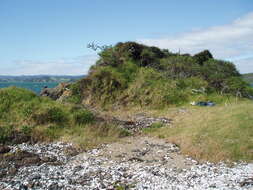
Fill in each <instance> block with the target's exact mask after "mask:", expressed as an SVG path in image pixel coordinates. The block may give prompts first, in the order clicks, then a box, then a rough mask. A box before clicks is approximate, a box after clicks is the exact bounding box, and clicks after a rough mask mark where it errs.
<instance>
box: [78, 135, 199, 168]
mask: <svg viewBox="0 0 253 190" xmlns="http://www.w3.org/2000/svg"><path fill="white" fill-rule="evenodd" d="M96 151H97V152H96ZM79 156H80V157H82V156H84V157H87V156H94V157H96V158H98V159H101V158H106V159H108V160H111V161H114V162H118V163H124V162H138V163H139V164H141V165H143V166H144V165H147V166H152V165H154V164H155V165H157V164H158V165H163V166H165V167H168V168H177V169H186V168H190V167H191V166H193V165H195V164H197V162H196V161H195V160H192V159H190V158H186V157H185V156H183V155H182V154H180V151H179V148H178V147H177V146H176V145H175V144H171V143H169V142H167V141H165V140H164V139H158V138H153V137H147V136H136V137H127V138H124V139H123V140H122V141H120V142H115V143H112V144H109V145H106V146H103V147H102V148H100V149H94V150H93V152H92V154H90V152H88V153H83V154H81V155H79Z"/></svg>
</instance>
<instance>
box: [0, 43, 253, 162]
mask: <svg viewBox="0 0 253 190" xmlns="http://www.w3.org/2000/svg"><path fill="white" fill-rule="evenodd" d="M66 90H67V91H68V93H65V95H66V94H68V95H67V96H64V98H62V97H63V96H61V94H60V95H59V97H60V96H61V101H53V100H51V99H49V98H47V97H39V96H37V95H35V94H34V93H32V92H31V91H28V90H24V89H21V88H15V87H10V88H5V89H1V90H0V99H1V102H0V143H6V142H11V141H12V140H14V139H15V136H16V135H15V134H22V135H23V136H25V137H27V138H30V140H31V141H35V142H36V141H52V140H63V141H70V142H73V143H75V144H77V145H79V146H80V147H83V148H89V147H92V146H95V145H98V144H101V143H107V142H112V141H116V140H119V139H120V138H121V137H124V136H127V135H129V134H130V133H129V131H126V130H124V129H122V128H119V127H118V126H117V125H116V124H112V123H110V122H106V121H101V120H99V118H98V117H97V115H96V114H94V112H93V113H92V112H91V111H89V110H88V109H87V108H86V107H89V108H93V109H96V110H99V112H103V113H106V114H107V115H111V116H113V117H122V116H123V117H124V116H126V115H127V114H129V115H134V114H136V113H138V112H140V111H141V112H145V113H147V114H149V115H151V116H153V115H156V116H163V117H166V118H171V119H172V126H170V127H167V126H165V125H163V124H161V123H155V124H152V125H151V127H150V128H147V129H144V130H143V131H142V132H143V133H144V134H147V135H154V136H157V137H160V138H165V139H167V140H169V141H171V142H174V143H176V144H177V145H178V146H180V148H181V149H182V152H183V153H185V154H188V155H190V156H193V157H194V158H197V159H199V160H211V161H220V160H230V161H238V160H244V161H252V160H253V154H252V148H253V147H252V144H253V142H252V139H253V128H252V123H253V115H252V113H251V111H250V110H252V108H253V102H252V100H251V99H252V97H253V88H252V87H251V86H250V84H249V83H247V82H246V81H245V80H244V79H243V77H242V75H241V74H240V73H239V72H238V71H237V69H236V68H235V66H234V65H233V63H231V62H227V61H223V60H217V59H215V58H214V57H213V55H212V54H211V53H210V52H209V51H208V50H204V51H202V52H200V53H198V54H195V55H189V54H180V53H172V52H170V51H168V50H163V49H159V48H157V47H149V46H145V45H142V44H138V43H135V42H125V43H118V44H116V45H115V46H108V47H107V48H104V49H102V50H101V52H100V53H99V60H98V61H97V62H96V64H95V65H93V66H92V67H91V68H90V71H89V73H88V75H87V76H86V77H84V78H82V79H80V80H78V81H77V82H74V83H72V84H69V85H68V87H67V88H66ZM59 92H60V93H62V94H64V89H63V90H61V89H60V90H59ZM69 92H70V93H69ZM57 96H58V94H57ZM192 101H195V102H198V101H212V102H214V103H215V104H216V106H214V107H197V106H195V107H193V106H190V105H189V103H190V102H192ZM179 110H183V111H179Z"/></svg>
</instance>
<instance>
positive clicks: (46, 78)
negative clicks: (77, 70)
mask: <svg viewBox="0 0 253 190" xmlns="http://www.w3.org/2000/svg"><path fill="white" fill-rule="evenodd" d="M83 77H84V75H78V76H69V75H57V76H55V75H21V76H8V75H0V82H74V81H76V80H78V79H81V78H83Z"/></svg>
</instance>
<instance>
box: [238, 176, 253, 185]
mask: <svg viewBox="0 0 253 190" xmlns="http://www.w3.org/2000/svg"><path fill="white" fill-rule="evenodd" d="M240 185H241V187H244V186H252V187H253V177H252V178H247V179H245V180H243V181H242V182H241V183H240Z"/></svg>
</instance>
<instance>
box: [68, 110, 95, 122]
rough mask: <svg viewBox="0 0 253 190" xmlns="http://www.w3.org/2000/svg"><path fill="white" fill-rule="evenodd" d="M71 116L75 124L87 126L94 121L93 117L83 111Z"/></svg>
mask: <svg viewBox="0 0 253 190" xmlns="http://www.w3.org/2000/svg"><path fill="white" fill-rule="evenodd" d="M73 116H74V120H75V123H76V124H88V123H92V122H93V121H94V115H93V114H92V113H91V112H89V111H87V110H83V109H82V110H79V111H76V112H75V113H74V114H73Z"/></svg>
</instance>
